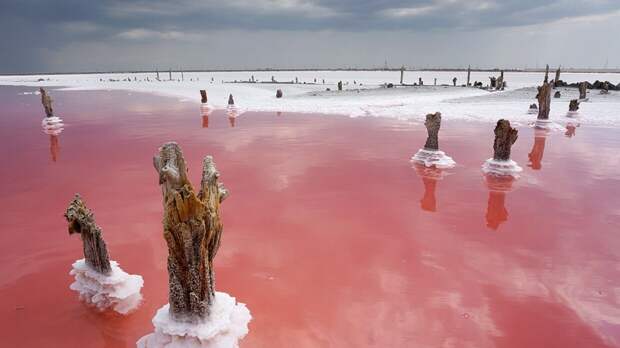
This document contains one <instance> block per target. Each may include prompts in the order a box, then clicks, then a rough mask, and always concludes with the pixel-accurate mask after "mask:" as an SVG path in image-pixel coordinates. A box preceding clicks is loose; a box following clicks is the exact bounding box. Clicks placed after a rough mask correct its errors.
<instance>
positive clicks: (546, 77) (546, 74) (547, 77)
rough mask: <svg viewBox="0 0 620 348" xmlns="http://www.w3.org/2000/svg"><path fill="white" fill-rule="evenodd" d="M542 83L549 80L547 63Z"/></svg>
mask: <svg viewBox="0 0 620 348" xmlns="http://www.w3.org/2000/svg"><path fill="white" fill-rule="evenodd" d="M543 82H544V83H548V82H549V64H547V67H546V68H545V79H544V81H543Z"/></svg>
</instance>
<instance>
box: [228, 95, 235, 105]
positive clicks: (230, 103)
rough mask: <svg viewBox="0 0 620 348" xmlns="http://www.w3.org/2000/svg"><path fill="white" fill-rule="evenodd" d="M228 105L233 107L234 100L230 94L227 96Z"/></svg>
mask: <svg viewBox="0 0 620 348" xmlns="http://www.w3.org/2000/svg"><path fill="white" fill-rule="evenodd" d="M228 105H235V99H234V98H233V95H232V94H230V95H228Z"/></svg>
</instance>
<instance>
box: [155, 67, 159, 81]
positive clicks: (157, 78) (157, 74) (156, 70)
mask: <svg viewBox="0 0 620 348" xmlns="http://www.w3.org/2000/svg"><path fill="white" fill-rule="evenodd" d="M155 71H156V72H157V81H159V69H157V70H155Z"/></svg>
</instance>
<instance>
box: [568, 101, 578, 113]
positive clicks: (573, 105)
mask: <svg viewBox="0 0 620 348" xmlns="http://www.w3.org/2000/svg"><path fill="white" fill-rule="evenodd" d="M577 110H579V100H577V99H573V100H571V101H570V103H569V104H568V111H577Z"/></svg>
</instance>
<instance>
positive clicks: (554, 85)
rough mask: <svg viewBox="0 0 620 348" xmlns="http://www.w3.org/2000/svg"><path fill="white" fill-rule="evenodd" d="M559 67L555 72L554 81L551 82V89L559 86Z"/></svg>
mask: <svg viewBox="0 0 620 348" xmlns="http://www.w3.org/2000/svg"><path fill="white" fill-rule="evenodd" d="M560 84H561V82H560V67H558V70H556V71H555V79H554V80H553V88H555V87H558V86H560Z"/></svg>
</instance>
